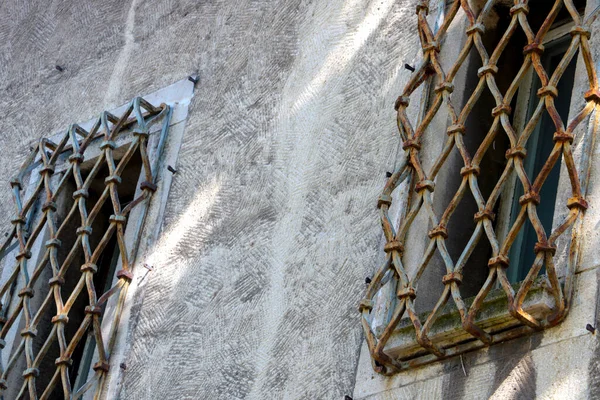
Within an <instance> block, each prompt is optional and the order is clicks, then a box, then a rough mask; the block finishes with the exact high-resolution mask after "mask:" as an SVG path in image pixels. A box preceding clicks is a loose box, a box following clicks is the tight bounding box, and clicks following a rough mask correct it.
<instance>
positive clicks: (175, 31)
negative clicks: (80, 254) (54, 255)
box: [0, 0, 417, 399]
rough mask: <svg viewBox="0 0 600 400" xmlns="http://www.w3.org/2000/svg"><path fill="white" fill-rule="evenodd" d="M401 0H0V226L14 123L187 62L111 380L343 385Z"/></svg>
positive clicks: (17, 126) (393, 86)
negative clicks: (140, 275) (155, 241)
mask: <svg viewBox="0 0 600 400" xmlns="http://www.w3.org/2000/svg"><path fill="white" fill-rule="evenodd" d="M413 3H414V1H393V0H377V1H367V0H332V1H291V0H288V1H286V0H278V1H264V0H260V1H256V0H254V1H243V0H242V1H235V2H234V1H203V2H195V1H167V0H165V1H142V0H133V1H125V2H123V1H114V0H112V1H111V0H102V1H83V2H82V1H73V0H69V1H44V2H42V1H37V2H36V1H16V2H2V4H1V5H0V91H1V92H0V93H1V96H0V132H1V133H2V137H1V139H0V140H1V142H0V148H2V149H3V154H4V156H3V157H1V158H0V188H1V189H0V215H1V222H2V223H3V224H4V225H3V226H8V220H9V218H10V216H11V213H12V212H13V208H12V203H11V198H10V193H9V190H8V188H9V185H8V180H9V178H10V175H11V173H10V171H12V170H13V169H14V168H15V167H16V166H17V165H18V164H19V162H20V161H21V160H22V159H23V158H24V156H25V154H26V150H27V146H28V144H29V143H31V142H32V141H33V140H34V139H36V138H39V137H41V136H45V135H49V134H51V133H53V132H56V131H58V130H60V129H62V128H65V127H66V126H68V124H69V123H72V122H76V121H83V120H87V119H88V118H90V117H92V116H95V115H97V114H98V113H99V112H100V111H102V110H104V109H109V108H112V107H114V106H117V105H120V104H122V103H124V102H126V101H128V100H129V99H130V98H132V97H133V96H135V95H138V94H144V93H149V92H152V91H155V90H157V89H160V88H161V87H164V86H166V85H168V84H170V83H172V82H175V81H178V80H180V79H182V78H185V77H186V76H187V75H189V74H190V73H193V72H198V74H199V76H200V83H199V84H198V85H197V89H196V94H195V98H194V100H193V102H192V105H191V109H190V115H189V118H188V125H187V128H186V135H185V138H184V143H183V146H182V149H181V153H180V159H179V164H178V166H177V168H178V171H179V172H178V173H177V175H176V177H175V180H174V183H173V187H172V191H171V196H170V199H169V205H168V207H167V209H166V217H165V227H164V230H165V232H168V235H167V236H168V237H163V238H161V240H162V242H161V241H160V240H159V242H161V243H160V246H159V247H158V248H159V249H161V251H162V252H163V253H162V254H161V257H159V258H160V260H161V263H160V264H159V265H155V267H156V270H155V272H153V273H152V274H151V276H150V277H149V282H148V285H147V287H146V289H145V298H144V299H143V304H141V303H140V304H136V308H135V313H136V315H135V321H136V326H135V333H134V338H135V339H134V341H133V343H132V344H131V351H130V353H129V356H128V359H127V366H128V368H127V371H126V373H125V379H124V384H123V390H122V393H121V395H122V398H126V399H149V398H153V399H154V398H156V399H163V398H182V399H183V398H210V399H231V398H253V399H267V398H274V399H275V398H284V397H287V398H306V399H322V398H331V399H340V398H343V396H344V395H345V394H352V390H353V385H354V374H355V370H356V366H357V361H358V356H359V351H360V344H361V341H362V337H361V328H360V326H359V318H358V313H357V311H356V306H357V303H358V300H359V299H360V298H361V296H362V294H363V291H364V289H365V284H364V279H365V276H367V274H369V273H371V271H372V270H373V269H374V268H375V264H376V263H377V262H378V259H377V258H376V255H377V254H378V245H379V241H380V229H379V227H378V215H377V212H376V209H375V204H376V198H377V196H378V193H379V191H380V190H381V188H382V186H383V184H384V181H385V172H386V170H388V169H390V168H393V163H394V155H395V153H396V150H397V145H398V141H397V138H396V136H395V135H396V131H395V124H394V110H393V102H394V100H395V97H396V96H397V95H398V92H399V90H401V88H402V86H403V84H404V82H405V81H406V79H407V77H408V76H409V74H410V73H409V72H408V71H407V70H405V69H404V68H403V65H404V63H405V62H409V63H411V62H413V61H414V59H415V56H416V54H417V51H416V39H417V38H416V36H415V35H414V34H412V33H410V32H412V31H413V30H414V27H415V24H416V17H415V15H414V4H413ZM55 65H59V66H61V67H62V68H63V69H64V70H63V71H62V72H60V71H58V70H57V69H56V68H55ZM167 239H168V240H167ZM165 241H168V243H166V244H165V243H164V242H165ZM138 300H139V299H138Z"/></svg>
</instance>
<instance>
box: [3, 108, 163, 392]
mask: <svg viewBox="0 0 600 400" xmlns="http://www.w3.org/2000/svg"><path fill="white" fill-rule="evenodd" d="M170 115H171V109H170V107H169V106H167V105H165V104H161V105H160V106H158V107H156V106H153V105H152V104H150V103H149V102H147V101H146V100H144V99H143V98H136V99H134V100H133V101H132V102H131V103H130V104H129V105H128V106H127V107H126V108H125V110H124V112H123V114H122V115H120V116H116V115H113V114H111V113H110V112H104V113H102V115H101V116H100V117H99V118H98V119H97V121H96V122H95V124H94V125H93V127H92V128H91V129H90V130H89V131H86V130H85V129H83V128H82V127H81V126H79V125H72V126H71V127H70V128H69V129H68V130H67V132H65V133H64V134H61V135H60V140H57V142H58V143H55V142H52V141H51V140H48V139H42V140H41V141H40V142H39V145H38V146H37V147H36V148H35V149H33V150H32V152H31V154H30V155H29V156H28V158H27V160H26V162H25V163H24V164H23V166H22V168H21V169H20V171H19V172H18V174H17V175H16V176H15V178H13V179H12V180H11V187H12V192H13V196H14V202H15V205H16V215H15V217H14V218H13V219H12V224H13V228H12V232H11V233H10V234H9V235H8V237H7V239H6V241H5V242H4V244H3V245H2V247H1V254H2V257H3V258H4V259H5V260H4V269H5V273H4V274H3V276H8V279H7V280H6V281H5V282H3V283H2V286H1V287H0V296H2V303H1V306H2V309H1V310H2V311H1V314H0V316H1V320H0V327H1V331H0V339H1V340H0V348H3V350H2V352H4V353H6V352H9V354H8V356H7V355H6V354H2V353H0V355H1V356H2V357H0V360H2V359H4V360H8V362H7V363H6V365H1V366H0V368H1V374H2V380H0V389H1V390H2V393H3V395H4V396H6V395H9V396H13V395H15V394H16V398H27V396H28V397H29V398H31V399H37V398H40V399H47V398H55V397H56V396H59V397H64V398H65V399H75V398H80V397H81V396H82V395H83V394H84V393H85V392H86V391H90V392H94V391H95V395H94V398H97V397H98V396H99V395H100V393H101V390H102V383H103V380H104V379H105V377H106V374H107V372H108V370H109V363H110V355H111V351H112V349H113V346H114V344H115V339H116V334H117V327H118V325H119V324H118V322H119V318H120V317H121V313H122V309H123V304H124V301H125V294H126V291H127V288H128V287H129V285H130V282H131V280H132V277H133V262H134V260H135V256H136V250H137V246H136V245H137V243H139V237H140V233H141V229H142V225H143V220H144V219H145V215H146V212H145V210H147V207H148V200H149V199H150V197H151V195H152V193H153V192H155V191H156V189H157V186H156V178H157V167H158V160H159V158H160V154H161V153H162V150H163V148H164V145H165V139H166V136H167V134H168V126H169V119H170ZM157 124H158V125H157ZM153 125H156V126H157V127H158V131H156V130H157V129H156V128H155V129H151V128H152V127H153ZM151 131H152V132H154V133H152V134H150V132H151ZM125 133H127V135H130V136H129V139H128V141H125V142H123V140H122V139H123V136H124V134H125ZM153 135H156V136H157V137H152V136H153ZM150 139H152V140H153V143H158V144H157V145H156V147H155V148H153V151H152V154H151V155H149V148H148V143H149V140H150ZM98 142H100V145H99V151H98V154H96V156H95V157H91V158H90V159H88V158H87V156H88V153H89V151H87V150H88V149H89V148H91V147H92V146H91V145H92V144H97V143H98ZM117 142H119V143H120V144H119V145H117ZM97 147H98V146H96V148H97ZM115 149H117V150H119V151H121V154H119V157H118V158H116V157H115V151H117V150H115ZM67 156H68V158H67ZM134 156H135V157H138V158H139V159H141V164H142V166H141V169H140V171H141V176H140V177H139V179H138V182H141V184H140V185H139V189H137V190H136V195H135V196H136V197H134V199H133V200H132V201H130V202H128V203H127V204H122V203H121V199H120V197H119V184H120V183H121V179H122V177H121V175H122V174H123V171H124V170H125V168H126V167H127V166H128V163H129V162H130V160H131V159H132V157H134ZM84 162H89V163H91V164H92V165H93V166H92V167H91V170H89V171H86V173H83V172H82V168H81V165H82V163H84ZM61 163H62V167H63V168H62V169H61V170H60V171H58V167H59V164H61ZM55 170H57V172H56V173H55ZM105 171H108V173H107V176H105V177H104V185H105V186H104V188H103V190H102V191H101V194H100V195H99V198H98V200H97V201H96V202H95V203H92V204H90V201H89V190H90V185H91V184H92V182H93V181H94V180H96V181H97V180H98V179H102V178H103V177H101V176H99V175H100V174H102V173H103V172H105ZM28 177H29V181H30V182H31V183H30V184H29V185H28V186H29V188H30V189H29V190H24V189H23V188H24V186H27V185H24V180H25V179H26V178H28ZM68 181H70V182H75V186H76V190H75V191H74V192H73V193H64V192H65V191H66V190H67V188H68V187H69V186H68V185H67V182H68ZM61 195H63V196H64V195H69V196H68V197H71V195H72V199H73V201H72V205H71V206H70V208H68V209H67V210H64V211H65V217H64V219H63V220H59V218H58V215H59V213H58V212H57V207H59V206H60V205H57V198H58V197H59V196H61ZM107 205H109V206H110V207H111V209H112V215H111V216H110V218H109V221H108V228H107V229H106V231H105V232H103V234H102V235H101V239H100V241H99V243H98V244H97V245H96V246H95V247H92V245H91V243H90V235H91V234H92V228H91V226H92V224H93V223H94V221H95V219H96V218H98V216H99V215H100V214H99V213H100V209H101V208H102V207H103V206H107ZM134 209H136V213H137V214H136V218H139V221H136V223H137V225H136V224H131V225H135V226H134V227H133V228H132V229H134V235H133V236H134V240H133V241H131V240H130V241H128V240H127V239H126V237H125V228H124V225H125V224H126V221H127V218H128V216H130V215H131V212H132V210H134ZM138 210H139V211H138ZM73 224H75V226H77V229H76V240H75V241H74V244H73V246H72V247H69V248H68V249H63V248H62V246H64V245H65V243H66V241H65V240H64V237H65V236H66V235H68V234H69V233H70V232H67V231H68V230H69V229H70V227H73ZM114 235H116V243H117V246H118V253H119V263H118V264H117V268H119V270H118V271H117V272H116V277H115V282H116V283H115V284H114V285H112V287H111V288H110V289H109V290H107V291H106V292H102V291H101V288H96V287H94V280H93V278H94V274H96V273H98V272H99V270H98V265H97V264H98V260H99V259H100V258H101V257H102V256H103V253H104V252H105V251H106V246H107V243H108V242H109V240H111V238H113V236H114ZM44 236H45V237H46V238H48V240H47V241H45V242H44V243H41V244H40V242H41V241H43V240H44ZM36 243H37V244H36ZM36 246H38V247H39V248H41V250H40V251H39V254H37V255H36V254H33V256H35V258H37V259H39V261H37V262H36V261H34V259H33V258H32V253H35V248H36ZM13 249H14V250H13ZM59 251H64V252H66V254H67V256H66V257H64V260H63V261H62V262H59ZM78 252H79V254H81V252H82V253H83V256H84V258H85V262H84V263H83V264H82V265H79V263H78V262H77V261H76V260H77V257H75V254H77V253H78ZM14 253H16V262H15V261H13V260H14V259H12V258H10V257H6V256H7V255H10V254H14ZM48 268H49V269H51V271H52V273H51V276H52V278H51V279H50V280H49V281H48V282H42V281H41V280H40V279H39V278H40V277H41V276H42V275H43V272H44V271H45V270H46V271H47V269H48ZM7 269H9V271H10V273H9V274H6V270H7ZM100 272H101V271H100ZM73 274H76V276H75V279H76V282H77V284H76V285H75V287H74V288H73V289H72V291H65V290H63V285H64V283H65V278H66V277H67V276H69V277H71V278H73ZM108 279H109V282H112V277H109V278H108ZM34 289H35V290H34ZM44 295H45V297H43V300H42V299H39V300H38V301H37V303H39V304H40V305H39V308H37V309H35V308H34V307H33V303H34V299H36V296H44ZM79 296H84V297H85V298H87V300H86V304H87V306H86V307H85V315H84V316H83V320H82V322H81V324H80V325H79V326H77V327H74V328H72V329H71V331H75V333H74V334H73V335H69V334H67V329H66V328H67V327H68V326H69V320H70V318H71V319H72V317H73V315H72V314H73V312H72V307H73V304H74V302H75V301H76V300H77V298H78V297H79ZM40 300H41V301H40ZM109 300H111V301H114V302H115V307H114V308H113V309H112V310H111V315H110V318H112V322H111V324H110V325H109V326H110V329H108V330H103V329H102V325H101V321H102V319H103V318H104V317H105V316H106V304H107V302H109ZM48 315H53V317H52V318H51V321H47V320H46V319H47V317H46V316H48ZM43 324H51V325H52V327H51V329H49V333H48V334H47V336H46V337H43V338H40V337H39V335H38V329H39V328H40V327H41V326H42V325H43ZM20 327H22V329H20ZM75 328H76V329H75ZM15 331H16V334H14V333H13V338H12V339H9V338H7V336H10V333H11V332H15ZM86 334H90V335H93V337H94V339H95V360H97V362H95V363H94V364H93V366H92V368H91V369H92V370H93V371H92V372H93V373H92V375H91V377H90V378H89V379H88V380H87V382H85V383H84V384H82V385H80V387H79V388H73V383H72V382H70V376H72V375H71V374H72V371H71V365H72V356H73V352H74V351H75V349H76V348H77V346H78V344H79V343H80V342H81V341H82V340H83V339H85V335H86ZM34 342H35V343H37V344H36V345H35V346H34ZM40 343H43V344H41V345H40ZM53 346H58V348H59V354H60V355H59V357H58V358H57V359H56V360H52V362H51V364H50V365H52V367H51V368H50V369H46V370H44V371H42V373H43V374H47V376H44V377H43V378H44V381H45V382H48V383H47V385H42V387H40V386H41V385H40V381H41V380H42V376H41V375H40V365H41V364H42V363H44V361H45V360H46V358H47V357H48V354H49V349H51V348H52V347H53ZM23 360H24V361H23ZM23 363H24V364H25V368H24V369H23V370H21V371H14V369H15V368H16V366H17V365H20V364H23ZM15 377H16V378H15ZM75 389H77V390H75Z"/></svg>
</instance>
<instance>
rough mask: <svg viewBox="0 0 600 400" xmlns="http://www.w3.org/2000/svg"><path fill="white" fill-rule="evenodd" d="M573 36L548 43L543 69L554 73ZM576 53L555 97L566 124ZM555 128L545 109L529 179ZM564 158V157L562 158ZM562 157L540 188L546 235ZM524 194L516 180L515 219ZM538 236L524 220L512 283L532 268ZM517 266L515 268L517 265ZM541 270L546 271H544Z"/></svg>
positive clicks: (530, 155) (532, 141)
mask: <svg viewBox="0 0 600 400" xmlns="http://www.w3.org/2000/svg"><path fill="white" fill-rule="evenodd" d="M570 39H571V38H570V36H568V37H565V38H562V39H559V40H556V41H555V42H552V43H550V44H548V45H547V46H546V51H545V53H544V55H543V56H542V64H543V66H544V69H545V70H546V71H547V73H548V74H549V75H551V74H552V73H553V72H554V70H555V69H556V67H557V66H558V64H559V63H560V61H561V60H562V57H563V56H564V54H565V51H566V49H567V47H568V46H569V43H570ZM576 60H577V56H575V57H574V58H573V60H572V61H571V63H570V64H569V66H568V67H567V69H566V71H565V73H564V75H563V76H562V78H561V79H560V80H559V83H558V86H557V89H558V93H559V96H558V97H557V98H556V99H555V100H554V104H555V106H556V109H557V111H558V113H559V115H560V117H561V119H562V120H563V123H564V124H565V125H566V124H567V120H568V116H569V106H570V104H571V92H572V90H573V82H574V78H575V66H576ZM540 86H541V84H540V80H539V78H538V76H537V75H535V78H534V80H533V85H532V91H531V94H532V95H531V99H530V101H529V110H528V115H527V119H528V120H529V118H531V115H532V114H533V111H534V110H535V107H536V105H537V103H538V101H539V99H538V97H537V95H536V93H537V91H538V89H539V88H540ZM555 131H556V129H555V127H554V123H553V122H552V119H551V118H550V115H549V114H548V113H547V112H544V114H543V115H542V118H541V120H540V122H539V123H538V126H537V128H536V129H535V131H534V132H533V133H532V135H531V137H530V138H529V140H528V143H527V158H526V159H525V170H526V172H527V175H528V176H529V179H530V180H531V181H532V182H533V181H534V180H535V177H537V175H538V174H539V173H540V171H541V169H542V167H543V166H544V163H545V162H546V160H547V159H548V156H549V155H550V152H551V151H552V148H553V147H554V141H553V140H552V137H553V135H554V132H555ZM561 160H562V159H561ZM561 160H559V161H558V162H557V163H556V164H555V166H554V168H553V169H552V171H551V172H550V175H548V178H547V179H546V181H545V182H544V184H543V186H542V189H541V191H540V198H541V199H542V202H541V204H540V205H539V206H538V207H537V212H538V217H539V218H540V220H541V222H542V225H543V227H544V229H545V230H546V234H547V235H550V232H551V230H552V219H553V217H554V203H555V201H556V193H557V190H558V180H559V177H560V164H561V162H560V161H561ZM522 195H523V187H522V186H521V183H520V181H517V184H516V189H515V196H514V203H513V212H512V221H513V222H514V220H515V219H516V215H517V214H518V213H519V209H520V205H519V197H521V196H522ZM537 241H538V240H537V235H536V233H535V230H534V229H533V226H532V225H531V223H530V222H529V221H527V222H526V223H525V226H524V227H523V229H522V230H521V232H520V233H519V235H518V237H517V240H516V241H515V243H514V244H513V247H512V249H511V252H510V260H511V268H509V270H508V271H507V272H508V276H509V278H510V280H511V281H512V282H519V281H521V280H523V279H525V277H526V276H527V273H528V271H529V268H530V267H531V265H532V264H533V261H534V260H535V253H534V251H533V248H534V246H535V243H537ZM515 267H516V268H515ZM541 272H542V273H544V272H545V270H542V271H541Z"/></svg>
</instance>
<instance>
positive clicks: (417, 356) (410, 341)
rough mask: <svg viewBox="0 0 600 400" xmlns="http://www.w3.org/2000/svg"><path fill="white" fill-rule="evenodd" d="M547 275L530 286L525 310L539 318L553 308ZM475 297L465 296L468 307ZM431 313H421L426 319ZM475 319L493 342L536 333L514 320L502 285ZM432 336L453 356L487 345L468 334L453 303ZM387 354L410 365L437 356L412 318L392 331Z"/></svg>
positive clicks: (443, 314)
mask: <svg viewBox="0 0 600 400" xmlns="http://www.w3.org/2000/svg"><path fill="white" fill-rule="evenodd" d="M544 282H545V277H540V278H538V279H537V280H536V281H535V282H534V284H533V286H532V287H531V289H530V291H529V293H528V295H527V297H526V298H525V301H524V303H523V310H525V311H526V312H527V313H530V314H531V315H532V316H534V317H536V318H538V319H544V318H545V317H547V316H548V315H549V314H551V313H552V312H553V310H554V306H555V303H554V298H553V297H552V296H550V295H549V294H548V292H547V291H546V290H545V289H544ZM519 286H520V283H515V284H513V289H515V291H517V290H518V288H519ZM473 299H474V297H472V298H469V299H466V300H465V303H466V306H467V307H470V306H471V303H472V302H473ZM429 313H430V312H424V313H422V314H421V315H419V318H420V320H421V321H425V320H426V319H427V317H428V315H429ZM475 322H476V323H477V325H478V326H480V327H481V328H483V329H485V330H486V331H487V332H488V333H491V334H493V335H494V339H495V340H494V342H501V341H504V340H507V339H512V338H515V337H519V336H523V335H525V334H528V333H531V332H533V330H532V329H531V328H529V327H527V326H524V325H523V324H522V323H521V322H520V321H518V320H517V319H515V318H514V317H512V316H511V315H510V313H509V312H508V299H507V297H506V294H505V293H504V291H503V290H502V289H501V288H498V289H495V290H493V291H491V292H490V293H489V295H488V296H487V298H486V300H485V301H484V303H483V306H482V308H481V311H480V312H479V314H478V315H477V318H476V319H475ZM428 337H429V339H431V341H432V342H433V343H435V344H436V345H438V346H439V347H440V348H443V349H445V350H446V356H448V357H451V356H454V355H458V354H461V353H464V352H467V351H471V350H476V349H478V348H482V347H486V344H485V343H483V342H482V341H480V340H478V339H476V338H474V337H473V336H472V335H470V334H469V333H467V332H466V331H465V330H464V329H463V328H462V324H461V319H460V315H459V313H458V310H457V309H456V307H455V305H454V304H453V303H451V302H450V303H448V304H447V305H446V306H445V307H444V308H442V309H441V310H440V312H439V317H438V318H437V320H436V322H435V323H434V324H433V326H432V327H431V330H430V333H429V335H428ZM385 352H386V354H388V355H389V356H390V357H392V358H394V359H397V360H399V361H401V362H406V363H408V364H409V365H410V366H411V367H415V366H419V365H424V364H428V363H431V362H435V361H437V360H438V358H437V357H436V356H434V355H432V354H430V353H429V352H427V351H426V350H425V349H424V348H423V347H421V346H420V345H419V344H418V343H417V340H416V337H415V328H414V326H413V325H412V322H411V320H410V319H409V318H404V319H403V320H402V321H400V323H399V324H398V327H397V328H396V330H395V331H394V333H393V334H392V336H391V338H390V340H389V342H388V344H387V346H386V349H385Z"/></svg>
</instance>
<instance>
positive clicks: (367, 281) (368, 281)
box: [365, 276, 371, 285]
mask: <svg viewBox="0 0 600 400" xmlns="http://www.w3.org/2000/svg"><path fill="white" fill-rule="evenodd" d="M365 283H366V284H367V285H368V284H369V283H371V278H370V277H368V276H367V277H366V278H365Z"/></svg>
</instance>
